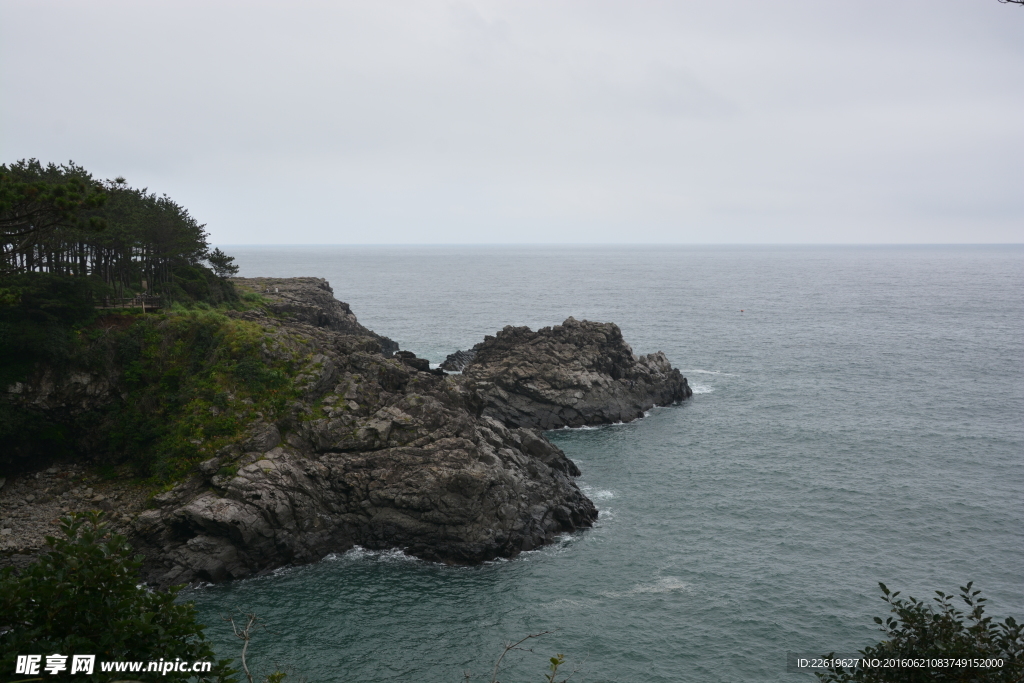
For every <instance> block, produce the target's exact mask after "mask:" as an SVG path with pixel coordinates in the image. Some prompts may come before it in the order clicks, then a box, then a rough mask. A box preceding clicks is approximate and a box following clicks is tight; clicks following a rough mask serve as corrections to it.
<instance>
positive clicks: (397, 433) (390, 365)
mask: <svg viewBox="0 0 1024 683" xmlns="http://www.w3.org/2000/svg"><path fill="white" fill-rule="evenodd" d="M288 334H290V335H301V336H302V337H303V339H304V348H308V349H309V352H310V353H311V354H312V355H313V356H314V357H318V358H321V357H322V360H320V361H318V363H319V364H320V365H321V366H323V367H326V366H327V365H330V367H331V368H332V370H331V371H330V372H329V373H328V374H327V375H325V379H321V380H318V382H317V383H316V387H315V388H314V389H311V390H309V393H308V395H307V396H306V397H305V398H304V399H303V400H302V401H298V402H296V403H295V404H294V405H293V407H292V411H293V412H292V416H291V417H290V418H289V419H287V420H284V421H283V422H281V423H279V425H277V426H274V425H269V424H267V423H263V422H259V423H255V424H254V425H253V426H252V427H251V428H250V431H249V433H250V437H249V438H248V440H247V441H246V442H244V443H243V444H242V448H241V449H240V450H239V451H236V452H231V451H224V452H222V453H218V456H217V458H215V459H212V460H211V461H207V462H206V463H203V464H202V465H201V466H199V467H198V468H197V470H198V471H197V474H196V476H195V477H194V478H193V479H192V480H190V481H188V482H184V483H182V484H181V485H179V486H177V487H175V488H174V489H173V490H172V491H168V492H166V493H163V494H160V495H158V496H155V497H154V499H153V503H154V504H155V506H156V508H155V509H154V510H151V511H147V512H146V513H145V514H143V515H140V517H139V519H138V520H137V521H136V522H135V526H134V528H135V532H134V533H133V537H132V541H133V544H134V545H135V547H136V548H137V549H138V550H139V551H141V552H142V553H143V554H144V555H145V556H146V558H147V559H146V562H145V565H144V575H145V577H146V579H147V580H148V581H150V582H151V583H154V584H156V585H161V586H166V585H170V584H172V583H180V582H182V581H194V580H203V581H222V580H227V579H233V578H241V577H245V576H252V575H254V574H259V573H261V572H266V571H269V570H272V569H274V568H276V567H280V566H282V565H285V564H292V563H302V562H310V561H314V560H317V559H319V558H321V557H323V556H324V555H326V554H328V553H332V552H341V551H344V550H346V549H348V548H351V547H352V546H353V545H357V544H358V545H361V546H364V547H367V548H377V549H384V548H401V549H403V550H405V551H406V552H408V553H410V554H412V555H415V556H417V557H422V558H425V559H430V560H435V561H440V562H446V563H452V564H474V563H479V562H482V561H485V560H490V559H493V558H496V557H513V556H515V555H516V554H518V553H519V552H521V551H523V550H529V549H532V548H536V547H538V546H540V545H543V544H544V543H549V542H551V541H552V540H553V539H554V538H555V536H556V535H557V534H560V533H564V532H569V531H573V530H576V529H581V528H586V527H589V526H591V525H592V524H593V522H594V520H595V519H596V518H597V510H596V509H595V507H594V505H593V503H591V501H590V500H588V499H587V498H586V497H585V496H584V495H583V494H582V492H580V490H579V488H578V487H577V486H576V484H575V483H574V482H573V480H572V477H573V476H576V475H578V474H579V470H578V469H577V468H576V466H575V465H574V464H573V463H572V462H571V461H570V460H569V459H568V458H566V457H565V454H564V453H562V451H561V450H559V449H558V448H557V447H555V446H554V445H553V444H550V443H549V442H547V441H546V440H545V439H543V437H541V436H538V435H537V434H535V433H534V432H532V431H530V430H527V429H516V428H509V427H507V426H505V425H504V424H503V423H502V422H500V421H497V420H494V419H490V418H487V417H479V416H478V413H479V410H480V407H481V402H480V398H479V396H478V395H477V394H476V392H475V391H474V390H473V389H472V388H471V387H467V385H466V383H465V382H464V381H463V380H462V378H459V377H449V376H444V374H443V373H440V374H438V373H436V372H431V371H427V372H424V371H423V370H422V368H421V367H418V366H420V365H422V364H420V363H415V362H414V363H410V362H409V361H411V360H412V361H416V360H422V359H416V358H415V356H413V355H412V354H407V353H406V354H401V355H396V357H393V358H386V357H385V356H383V355H382V354H381V353H380V352H379V351H378V350H376V349H371V348H367V346H366V345H365V344H364V343H363V341H362V340H361V339H363V338H356V337H353V336H351V335H341V334H338V333H335V332H333V331H330V330H327V329H324V328H314V327H311V326H308V325H305V324H297V325H294V326H289V327H288ZM314 406H319V408H315V407H314ZM271 427H273V428H271ZM281 431H284V432H285V438H283V439H282V438H281ZM225 468H226V469H225ZM218 472H234V473H233V474H223V475H220V474H217V473H218ZM168 563H169V564H168Z"/></svg>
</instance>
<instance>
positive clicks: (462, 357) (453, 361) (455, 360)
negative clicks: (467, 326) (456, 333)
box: [441, 349, 476, 372]
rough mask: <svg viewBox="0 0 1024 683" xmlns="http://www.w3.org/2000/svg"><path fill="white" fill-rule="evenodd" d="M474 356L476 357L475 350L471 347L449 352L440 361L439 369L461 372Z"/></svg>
mask: <svg viewBox="0 0 1024 683" xmlns="http://www.w3.org/2000/svg"><path fill="white" fill-rule="evenodd" d="M474 357H476V351H474V350H473V349H469V350H468V351H456V352H455V353H450V354H448V357H447V358H445V359H444V362H443V363H441V369H442V370H447V371H448V372H462V371H463V370H464V369H465V368H466V366H467V365H469V364H470V363H472V362H473V358H474Z"/></svg>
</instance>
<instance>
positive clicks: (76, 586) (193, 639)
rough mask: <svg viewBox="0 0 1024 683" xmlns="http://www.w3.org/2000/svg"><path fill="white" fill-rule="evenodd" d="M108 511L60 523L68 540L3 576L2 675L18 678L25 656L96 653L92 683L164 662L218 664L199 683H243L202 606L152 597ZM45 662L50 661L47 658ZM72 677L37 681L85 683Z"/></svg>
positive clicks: (170, 596) (165, 595)
mask: <svg viewBox="0 0 1024 683" xmlns="http://www.w3.org/2000/svg"><path fill="white" fill-rule="evenodd" d="M101 519H102V513H98V512H93V513H89V514H84V515H72V516H69V517H64V518H62V519H61V530H62V531H63V533H64V537H63V538H53V537H47V541H48V542H49V544H50V547H51V550H50V551H49V552H48V553H46V554H44V555H43V556H42V557H41V558H40V559H39V561H37V562H36V563H35V564H33V565H31V566H29V567H28V568H26V569H25V570H23V571H22V572H21V574H20V575H18V574H16V573H15V572H14V570H13V569H11V568H10V567H8V568H5V569H4V570H3V571H2V572H0V672H2V674H0V675H2V676H3V678H4V680H14V678H16V677H15V676H14V675H13V674H14V671H15V662H16V659H17V656H18V655H27V654H41V655H43V656H44V657H45V655H49V654H54V653H57V654H62V655H66V656H69V659H68V663H70V655H73V654H85V655H89V654H91V655H96V666H95V669H94V675H93V676H92V677H90V678H89V680H91V681H112V680H115V679H118V678H124V674H123V673H122V674H103V673H102V672H101V671H100V662H102V661H147V662H148V661H157V660H160V659H164V660H170V661H174V660H175V658H178V657H180V658H181V659H182V660H190V661H193V662H194V661H197V660H205V661H212V662H214V663H213V667H212V672H211V673H209V674H202V675H200V676H197V677H195V678H193V680H198V681H218V682H222V683H226V682H228V681H236V680H237V679H236V678H235V677H234V674H235V673H236V671H235V670H234V669H232V668H231V666H230V660H220V661H215V656H214V652H213V649H212V648H211V647H210V644H209V643H208V642H207V641H206V637H205V635H204V633H203V628H204V627H203V626H202V625H201V624H199V623H197V622H196V611H195V608H194V607H193V606H192V605H190V604H183V605H179V604H175V602H174V600H175V597H176V594H177V591H178V589H176V588H175V589H171V590H170V591H168V592H153V591H149V590H146V589H145V588H143V587H140V586H139V585H138V581H139V578H138V571H139V567H140V566H141V561H140V558H133V557H132V555H131V548H130V547H129V546H128V543H127V541H126V540H125V538H124V537H123V536H119V535H117V534H112V533H110V532H109V531H108V530H107V529H106V528H105V527H104V525H103V524H102V522H101ZM43 661H44V662H45V659H44V660H43ZM69 671H70V666H69V667H68V670H67V671H64V672H62V673H58V674H57V675H51V674H46V675H45V678H39V679H34V678H32V679H30V680H47V681H75V680H84V679H83V678H82V676H81V675H80V674H78V675H75V676H72V675H70V673H69ZM149 678H150V679H151V680H188V676H186V675H184V674H181V673H177V674H175V673H173V672H171V673H169V674H167V675H166V676H159V675H158V676H156V677H154V676H153V674H149Z"/></svg>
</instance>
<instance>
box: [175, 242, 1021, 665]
mask: <svg viewBox="0 0 1024 683" xmlns="http://www.w3.org/2000/svg"><path fill="white" fill-rule="evenodd" d="M225 251H227V252H228V253H229V254H232V255H234V256H235V257H236V259H237V263H238V264H239V265H240V266H241V273H240V274H241V275H243V276H259V275H265V276H280V277H287V276H299V275H313V276H319V277H324V278H327V280H329V281H330V283H331V285H332V286H333V288H334V292H335V295H336V296H337V297H338V298H339V299H341V300H343V301H347V302H348V303H349V304H351V306H352V310H353V312H355V314H356V315H357V316H358V318H359V320H360V322H362V323H363V324H364V325H366V326H367V327H370V328H371V329H373V330H375V331H377V332H379V333H381V334H384V335H387V336H389V337H391V338H393V339H395V340H396V341H398V342H399V344H400V345H401V347H402V348H403V349H408V350H411V351H414V352H416V354H417V355H419V356H423V357H426V358H429V359H430V360H431V361H432V362H434V363H437V362H440V361H441V360H443V359H444V357H445V356H446V355H447V354H449V353H451V352H453V351H455V350H456V349H465V348H469V347H470V346H472V345H473V344H475V343H476V342H478V341H480V340H481V339H482V338H483V336H484V335H485V334H493V333H494V332H495V331H496V330H498V329H500V328H502V327H503V326H505V325H529V326H530V327H532V328H534V329H536V328H538V327H542V326H546V325H553V324H558V323H560V322H561V321H563V320H564V319H565V318H567V317H568V316H570V315H571V316H575V317H576V318H586V319H590V320H599V321H612V322H615V323H618V325H619V326H620V327H621V328H622V332H623V335H624V336H625V338H626V340H627V341H628V342H629V343H630V344H631V345H632V347H633V350H634V351H635V352H636V353H638V354H640V353H649V352H652V351H657V350H662V351H664V352H665V353H666V354H667V355H668V357H669V359H670V360H671V362H672V363H673V365H675V366H676V367H678V368H680V369H681V370H682V371H683V374H684V375H685V376H686V377H688V378H689V381H690V384H691V386H692V387H693V389H694V393H695V395H694V396H693V398H692V399H691V400H689V401H686V402H685V403H684V404H682V405H678V406H672V407H665V408H656V409H654V410H652V411H651V412H650V414H649V415H648V416H647V417H645V418H644V419H642V420H639V421H636V422H633V423H629V424H623V425H612V426H606V427H601V428H596V429H579V430H559V431H555V432H551V433H549V437H550V438H551V439H552V440H553V441H554V442H555V443H557V444H558V445H559V446H560V447H561V448H562V449H564V450H565V452H566V453H567V454H568V455H569V457H571V458H572V459H573V460H575V461H576V463H577V464H578V465H579V466H580V469H581V470H582V471H583V476H582V477H580V479H579V485H580V486H581V487H582V488H583V490H584V491H585V492H586V493H587V495H589V496H590V497H591V499H593V500H594V502H595V503H596V504H597V507H598V508H599V510H600V520H599V523H598V525H597V526H596V528H594V529H591V530H588V531H584V532H581V533H577V534H573V535H567V536H564V537H562V538H561V539H560V540H559V542H558V543H556V544H555V545H553V546H550V547H547V548H544V549H541V550H537V551H534V552H529V553H525V554H523V555H522V556H520V557H519V558H517V559H515V560H511V561H501V562H495V563H491V564H486V565H484V566H480V567H472V568H465V567H461V568H459V567H445V566H440V565H437V564H431V563H427V562H423V561H419V560H415V559H412V558H409V557H407V556H405V555H403V554H402V553H401V552H397V551H394V552H386V553H379V552H367V551H361V550H358V549H357V550H354V551H352V552H349V553H345V554H343V555H338V556H331V557H329V558H327V559H325V560H323V561H321V562H319V563H317V564H315V565H310V566H305V567H296V568H287V569H284V570H281V571H279V572H277V573H276V574H274V575H272V576H267V577H262V578H258V579H253V580H248V581H241V582H237V583H233V584H229V585H218V586H210V587H205V588H199V589H190V590H188V591H187V592H186V594H185V596H186V598H187V599H191V600H194V601H195V604H196V606H197V607H198V609H199V611H200V613H201V615H202V621H203V622H204V623H206V624H208V625H209V629H208V633H209V636H210V637H211V638H212V639H213V640H214V642H215V643H216V645H217V648H218V651H219V652H220V653H221V654H222V655H224V656H234V657H237V655H238V653H239V652H240V649H241V647H240V646H241V642H240V641H238V640H236V639H234V638H233V637H232V636H231V632H230V628H229V626H228V625H227V624H226V623H225V622H223V621H222V619H221V617H222V615H224V614H227V613H232V612H233V613H235V614H237V613H238V611H239V610H241V611H243V612H250V611H251V612H255V613H256V614H257V615H258V616H260V617H261V618H262V619H264V621H265V623H266V625H267V627H268V629H269V630H268V631H263V632H258V633H257V634H256V635H255V637H254V639H253V643H252V645H251V647H250V652H251V653H255V659H256V661H257V664H258V666H259V667H262V668H263V669H264V670H269V668H270V667H271V666H273V665H275V664H276V665H280V666H282V667H285V668H286V669H288V670H289V671H291V672H293V674H294V677H293V678H292V677H290V678H288V679H287V680H289V681H291V680H302V679H303V677H304V678H305V680H308V681H310V682H342V681H353V682H355V681H360V682H365V681H418V682H424V683H441V682H447V683H458V682H459V681H464V680H466V679H465V674H466V672H469V675H470V680H472V681H478V680H490V678H489V676H490V673H491V669H492V667H493V664H494V661H495V659H496V658H497V657H498V655H499V654H500V653H501V650H502V647H503V643H505V642H509V641H516V640H519V639H520V638H522V637H524V636H526V635H528V634H534V633H540V632H544V631H550V632H551V633H548V634H546V635H543V636H541V637H538V638H535V639H532V640H530V641H528V642H527V643H524V645H523V647H529V648H531V649H532V652H528V651H513V652H512V653H511V654H510V655H508V656H507V657H506V658H505V660H504V662H503V666H502V671H501V673H500V675H499V680H500V681H502V682H503V683H512V682H518V681H540V680H541V676H542V673H543V671H544V670H545V667H546V665H547V658H548V657H550V656H552V655H554V654H555V653H564V654H565V656H566V659H567V662H569V664H568V665H567V666H566V667H565V668H563V671H568V670H570V667H571V665H576V666H578V668H579V669H580V672H579V673H578V674H576V676H575V677H574V678H573V681H589V682H592V683H593V682H600V681H615V682H630V681H643V682H644V683H657V682H662V681H694V682H705V681H707V682H712V681H715V682H728V681H744V682H747V683H749V682H752V681H812V680H814V678H813V677H812V676H811V675H810V674H808V673H787V671H786V653H787V652H790V651H792V652H815V653H819V654H824V653H827V652H829V651H836V652H854V651H856V650H858V649H859V648H861V647H864V646H865V645H869V644H873V643H875V642H877V641H878V640H879V639H880V638H881V634H880V633H879V632H878V631H877V630H876V626H875V624H874V623H873V622H872V617H873V616H882V617H884V616H886V614H887V612H886V605H885V604H884V603H883V602H882V601H881V600H880V599H879V595H880V593H879V590H878V587H877V584H878V582H879V581H882V582H885V583H886V584H887V585H888V586H889V588H891V589H893V590H902V591H904V593H905V594H907V593H909V594H910V595H913V596H916V597H919V598H929V597H931V596H932V595H933V591H934V590H937V589H939V590H944V591H947V592H958V591H957V588H958V586H960V585H963V584H964V583H965V582H967V581H974V582H975V586H976V587H978V588H981V589H982V590H983V591H984V593H985V595H987V596H988V597H989V599H990V602H989V611H990V612H991V613H992V614H995V615H997V616H1007V615H1012V616H1014V617H1016V618H1017V619H1018V620H1019V619H1022V618H1024V247H1022V246H1002V247H962V246H955V247H953V246H948V247H947V246H943V247H888V246H887V247H622V246H605V247H579V246H572V247H568V246H556V247H539V246H538V247H491V246H488V247H473V246H466V247H364V246H359V247H342V246H324V247H308V246H304V247H238V246H236V247H225Z"/></svg>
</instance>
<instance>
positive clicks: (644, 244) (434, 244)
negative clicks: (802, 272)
mask: <svg viewBox="0 0 1024 683" xmlns="http://www.w3.org/2000/svg"><path fill="white" fill-rule="evenodd" d="M210 244H213V245H216V246H224V247H1021V246H1024V241H1022V242H273V243H269V242H268V243H263V242H214V241H211V242H210Z"/></svg>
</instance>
